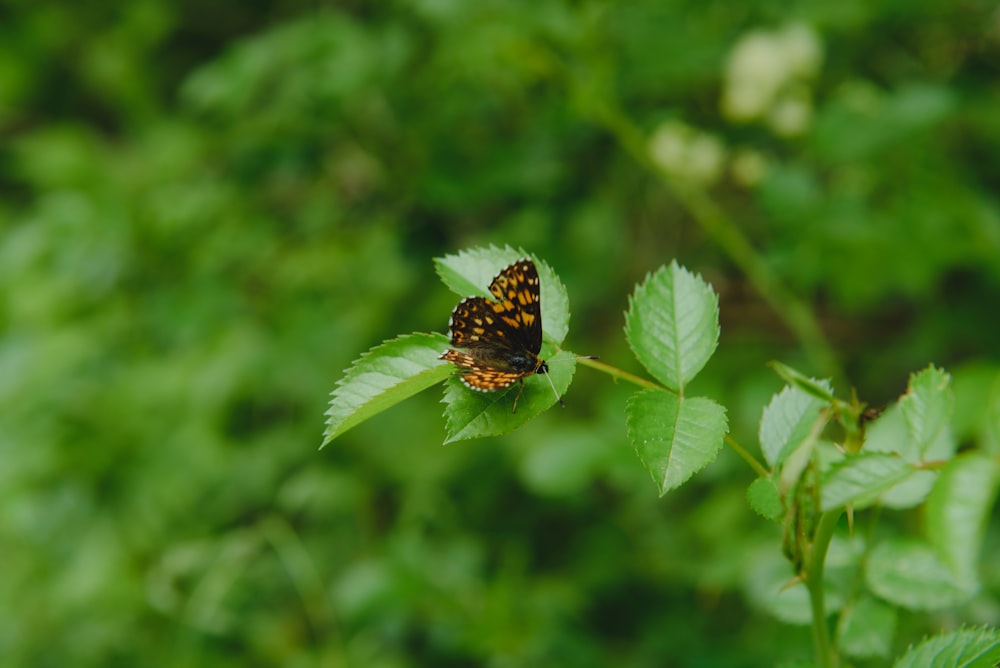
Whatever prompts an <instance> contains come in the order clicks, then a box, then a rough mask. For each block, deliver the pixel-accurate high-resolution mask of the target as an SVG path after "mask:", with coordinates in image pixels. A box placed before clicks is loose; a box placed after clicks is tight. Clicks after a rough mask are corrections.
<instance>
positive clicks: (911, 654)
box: [894, 627, 1000, 668]
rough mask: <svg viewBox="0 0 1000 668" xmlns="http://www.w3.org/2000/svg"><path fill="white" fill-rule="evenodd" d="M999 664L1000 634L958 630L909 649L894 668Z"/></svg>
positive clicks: (968, 667)
mask: <svg viewBox="0 0 1000 668" xmlns="http://www.w3.org/2000/svg"><path fill="white" fill-rule="evenodd" d="M998 664H1000V631H997V630H996V629H991V628H986V627H983V628H978V629H969V628H966V629H958V630H956V631H951V632H949V633H943V634H941V635H938V636H934V637H933V638H928V639H927V640H924V641H923V642H922V643H920V644H919V645H917V646H916V647H911V648H910V650H909V651H908V652H907V653H906V654H904V655H903V656H902V657H901V658H900V659H899V661H897V662H896V664H895V667H894V668H995V667H996V666H997V665H998Z"/></svg>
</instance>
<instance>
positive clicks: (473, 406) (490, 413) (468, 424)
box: [443, 351, 576, 443]
mask: <svg viewBox="0 0 1000 668" xmlns="http://www.w3.org/2000/svg"><path fill="white" fill-rule="evenodd" d="M573 358H574V355H573V353H570V352H568V351H562V352H560V353H558V354H557V355H554V356H552V357H551V358H549V359H548V363H549V374H548V376H549V377H550V378H551V379H552V382H553V384H554V385H555V387H556V391H557V392H558V393H559V396H560V397H561V396H562V395H563V394H565V393H566V390H567V389H568V388H569V384H570V381H571V380H572V379H573V372H574V371H575V370H576V362H575V361H574V360H573ZM518 390H519V384H518V383H515V384H514V385H512V386H511V387H509V388H507V389H506V390H498V391H496V392H477V391H476V390H471V389H469V388H468V387H466V386H465V385H464V384H462V382H461V381H460V380H459V379H458V378H457V377H455V378H451V379H449V381H448V382H447V383H446V384H445V391H444V399H443V401H444V403H445V404H447V406H446V407H445V409H444V415H445V418H446V432H447V438H446V439H445V443H451V442H453V441H461V440H465V439H470V438H481V437H483V436H496V435H498V434H505V433H507V432H509V431H513V430H514V429H517V428H518V427H520V426H521V425H522V424H524V423H525V422H527V421H528V420H530V419H531V418H533V417H535V416H536V415H538V414H539V413H541V412H542V411H545V410H547V409H549V408H551V407H552V405H553V404H555V403H556V395H555V393H553V392H552V388H551V387H550V386H549V382H548V381H547V380H546V379H545V378H543V377H542V376H541V375H533V376H529V377H527V378H525V379H524V393H523V394H522V395H521V398H520V399H518V401H517V412H516V413H513V412H511V411H512V410H513V408H514V398H515V397H516V396H517V393H518Z"/></svg>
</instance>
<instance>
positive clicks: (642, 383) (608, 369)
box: [578, 359, 673, 392]
mask: <svg viewBox="0 0 1000 668" xmlns="http://www.w3.org/2000/svg"><path fill="white" fill-rule="evenodd" d="M578 362H579V363H580V364H583V365H584V366H589V367H590V368H591V369H597V370H598V371H603V372H604V373H606V374H608V375H609V376H611V377H612V378H620V379H621V380H627V381H628V382H630V383H632V384H633V385H638V386H639V387H644V388H646V389H647V390H666V391H667V392H672V391H673V390H671V389H669V388H666V387H662V386H660V385H657V384H656V383H654V382H653V381H651V380H646V379H645V378H642V377H640V376H636V375H635V374H633V373H629V372H628V371H624V370H622V369H619V368H618V367H615V366H611V365H610V364H605V363H604V362H601V361H599V360H590V359H581V360H578Z"/></svg>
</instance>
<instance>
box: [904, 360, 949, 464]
mask: <svg viewBox="0 0 1000 668" xmlns="http://www.w3.org/2000/svg"><path fill="white" fill-rule="evenodd" d="M953 402H954V399H953V397H952V393H951V376H949V375H948V374H947V373H946V372H944V371H942V370H941V369H937V368H935V367H934V366H933V365H931V366H929V367H928V368H926V369H924V370H923V371H921V372H919V373H916V374H913V375H911V376H910V383H909V387H908V388H907V391H906V394H905V395H903V397H902V398H901V399H900V400H899V408H900V410H902V412H903V417H904V418H905V419H906V426H907V428H908V430H909V433H910V438H912V439H913V441H914V443H916V446H917V449H918V450H919V451H920V452H921V453H926V452H927V450H928V449H929V448H930V447H931V445H933V444H934V443H935V441H937V439H938V438H939V437H940V436H941V434H942V432H944V431H945V430H947V429H949V421H950V419H951V414H952V411H953V410H954V405H953Z"/></svg>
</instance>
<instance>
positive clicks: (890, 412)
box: [864, 404, 952, 510]
mask: <svg viewBox="0 0 1000 668" xmlns="http://www.w3.org/2000/svg"><path fill="white" fill-rule="evenodd" d="M864 452H867V453H872V452H882V453H887V454H889V453H891V454H898V455H900V456H901V457H902V458H903V459H905V460H906V461H908V462H910V463H911V464H917V463H919V462H921V461H922V460H923V459H924V455H923V454H921V452H920V451H919V450H918V449H917V447H916V445H915V444H914V442H913V440H912V439H911V438H910V435H909V432H908V431H907V428H906V421H905V420H904V419H903V412H902V411H901V410H900V409H899V404H896V405H893V406H891V407H890V408H888V409H887V410H886V411H885V413H883V414H882V415H881V416H879V417H878V419H876V420H875V421H874V422H872V423H871V424H870V425H869V426H868V429H867V432H866V437H865V446H864ZM951 452H952V447H951V446H950V445H949V444H948V443H946V442H945V441H944V440H942V439H941V438H938V440H937V443H935V444H934V445H932V446H931V448H930V450H928V451H927V452H926V453H924V454H926V455H927V456H929V457H931V458H933V459H937V458H941V459H945V458H948V457H950V456H951ZM937 477H938V472H937V471H933V470H928V469H924V470H917V471H914V472H913V475H911V476H910V477H908V478H905V479H903V480H902V481H901V482H899V483H898V484H896V485H895V486H893V487H892V488H891V489H889V490H886V491H885V493H884V494H882V496H881V497H880V498H879V503H880V504H881V505H883V506H885V507H887V508H895V509H897V510H902V509H904V508H914V507H916V506H918V505H920V504H921V503H923V502H924V499H926V498H927V495H928V494H930V491H931V488H932V487H933V486H934V481H935V480H937Z"/></svg>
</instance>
